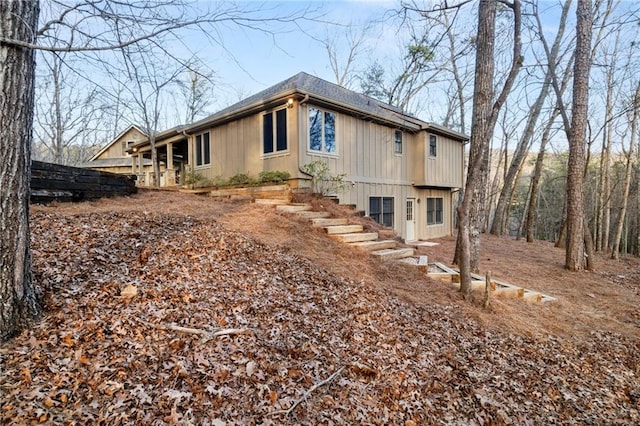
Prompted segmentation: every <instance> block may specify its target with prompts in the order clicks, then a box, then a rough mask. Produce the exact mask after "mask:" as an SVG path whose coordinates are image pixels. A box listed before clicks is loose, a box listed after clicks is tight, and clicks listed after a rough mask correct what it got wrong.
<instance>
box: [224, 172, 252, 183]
mask: <svg viewBox="0 0 640 426" xmlns="http://www.w3.org/2000/svg"><path fill="white" fill-rule="evenodd" d="M255 183H256V181H255V179H253V178H252V177H251V176H249V175H248V174H246V173H238V174H236V175H233V176H231V177H230V178H229V185H234V186H249V185H255Z"/></svg>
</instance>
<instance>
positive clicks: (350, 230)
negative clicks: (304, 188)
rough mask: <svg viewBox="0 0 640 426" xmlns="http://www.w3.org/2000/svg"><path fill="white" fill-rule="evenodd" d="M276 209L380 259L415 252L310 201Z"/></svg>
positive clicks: (280, 206) (285, 205) (408, 254)
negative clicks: (305, 220) (314, 207)
mask: <svg viewBox="0 0 640 426" xmlns="http://www.w3.org/2000/svg"><path fill="white" fill-rule="evenodd" d="M256 203H260V204H270V203H262V202H261V201H260V200H256ZM276 210H277V211H279V212H283V213H289V214H293V215H296V216H298V217H300V218H303V219H307V220H308V221H309V222H310V224H311V226H313V227H315V228H322V229H324V231H325V232H326V234H327V236H328V237H329V238H332V239H334V240H336V241H340V242H342V243H345V244H348V245H350V246H352V247H355V248H358V249H361V250H367V251H369V252H370V253H371V255H372V256H376V257H378V258H380V259H390V260H391V259H393V260H397V259H403V258H407V257H411V256H413V255H414V254H415V251H414V249H413V248H405V247H398V242H397V241H395V240H389V239H383V240H380V239H379V235H378V233H377V232H364V228H363V227H362V225H354V224H349V220H348V219H347V218H334V217H331V213H329V212H317V211H313V206H312V205H311V204H309V203H288V204H278V205H276Z"/></svg>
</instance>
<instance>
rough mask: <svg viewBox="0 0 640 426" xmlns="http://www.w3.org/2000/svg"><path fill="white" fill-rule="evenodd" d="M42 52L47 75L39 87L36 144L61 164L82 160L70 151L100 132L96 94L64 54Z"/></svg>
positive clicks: (41, 61)
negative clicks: (98, 128) (73, 70)
mask: <svg viewBox="0 0 640 426" xmlns="http://www.w3.org/2000/svg"><path fill="white" fill-rule="evenodd" d="M41 53H42V54H41V55H40V63H41V64H43V68H44V70H45V74H44V75H43V77H42V79H41V80H42V81H43V82H42V84H40V85H38V86H36V95H37V96H36V110H35V111H36V114H35V124H36V127H35V129H34V131H35V133H36V135H35V139H36V142H37V143H38V144H40V145H41V146H42V147H43V148H44V149H45V150H46V151H47V152H48V155H47V157H46V160H49V161H53V162H54V163H58V164H68V163H73V162H74V161H73V160H77V161H82V160H83V159H81V158H77V157H76V156H73V155H71V154H70V153H69V152H68V151H69V148H70V147H71V145H74V144H78V143H79V142H81V141H83V140H84V141H86V140H87V137H86V136H87V135H89V134H91V133H93V132H94V131H95V130H96V129H95V125H96V121H97V119H98V116H99V112H100V105H99V103H98V100H97V96H96V95H97V94H96V91H95V90H93V89H88V90H83V85H82V84H81V82H80V81H79V79H78V78H77V75H75V74H73V73H72V72H71V71H70V70H69V68H68V67H67V65H66V64H65V60H64V56H63V55H64V54H58V53H55V52H41ZM72 157H76V158H72Z"/></svg>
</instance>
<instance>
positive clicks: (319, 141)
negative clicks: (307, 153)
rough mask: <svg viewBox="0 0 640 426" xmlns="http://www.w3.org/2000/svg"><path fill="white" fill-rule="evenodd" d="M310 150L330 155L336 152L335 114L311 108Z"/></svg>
mask: <svg viewBox="0 0 640 426" xmlns="http://www.w3.org/2000/svg"><path fill="white" fill-rule="evenodd" d="M309 150H311V151H318V152H325V153H328V154H333V153H335V152H336V115H335V113H333V112H329V111H322V110H319V109H315V108H309Z"/></svg>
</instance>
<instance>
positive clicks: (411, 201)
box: [404, 198, 416, 241]
mask: <svg viewBox="0 0 640 426" xmlns="http://www.w3.org/2000/svg"><path fill="white" fill-rule="evenodd" d="M415 201H416V200H415V198H407V225H406V226H405V232H406V235H405V238H404V240H405V241H414V240H415V239H416V215H415V212H414V206H415Z"/></svg>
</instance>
